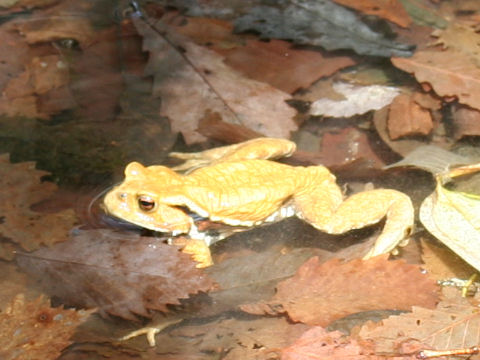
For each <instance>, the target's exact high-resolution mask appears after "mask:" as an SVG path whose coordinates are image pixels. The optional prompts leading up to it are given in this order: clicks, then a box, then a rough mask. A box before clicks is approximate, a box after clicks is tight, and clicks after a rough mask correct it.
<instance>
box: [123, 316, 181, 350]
mask: <svg viewBox="0 0 480 360" xmlns="http://www.w3.org/2000/svg"><path fill="white" fill-rule="evenodd" d="M182 320H183V319H170V320H164V321H162V322H161V323H159V324H152V325H151V326H146V327H143V328H141V329H138V330H134V331H132V332H131V333H128V334H127V335H125V336H122V337H121V338H119V339H118V340H119V341H126V340H129V339H132V338H134V337H137V336H141V335H146V336H147V341H148V344H149V345H150V346H151V347H154V346H155V345H156V343H155V335H156V334H158V333H159V332H160V331H162V330H163V329H165V328H167V327H169V326H170V325H173V324H178V323H179V322H180V321H182Z"/></svg>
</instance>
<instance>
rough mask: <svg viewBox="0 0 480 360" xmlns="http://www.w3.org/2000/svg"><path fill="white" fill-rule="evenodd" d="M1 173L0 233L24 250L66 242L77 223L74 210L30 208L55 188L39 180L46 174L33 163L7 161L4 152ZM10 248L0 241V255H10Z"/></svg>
mask: <svg viewBox="0 0 480 360" xmlns="http://www.w3.org/2000/svg"><path fill="white" fill-rule="evenodd" d="M0 172H1V173H2V174H3V175H2V176H1V177H0V187H1V190H0V218H1V219H2V221H1V222H0V234H1V235H2V236H4V237H6V238H8V239H9V240H10V241H12V242H14V243H18V244H19V245H20V246H22V248H24V249H25V250H27V251H32V250H36V249H38V248H39V247H40V245H42V244H44V245H53V244H55V243H56V242H60V241H65V240H66V239H67V237H68V231H69V230H70V229H71V228H72V227H73V225H74V223H75V222H76V217H75V214H74V211H73V210H71V209H68V210H63V211H60V212H56V213H40V212H36V211H33V210H32V209H31V206H32V205H34V204H36V203H38V202H40V201H42V200H45V199H48V198H49V197H50V196H51V195H52V194H53V193H54V192H55V191H56V190H57V186H56V185H55V184H53V183H50V182H42V180H41V178H42V177H43V176H45V175H47V174H48V173H47V172H45V171H41V170H37V169H35V163H33V162H23V163H18V164H10V162H9V157H8V156H7V155H1V156H0ZM9 250H10V249H9V246H8V243H5V242H2V243H0V258H3V259H11V258H13V254H12V253H11V251H9Z"/></svg>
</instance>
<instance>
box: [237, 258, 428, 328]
mask: <svg viewBox="0 0 480 360" xmlns="http://www.w3.org/2000/svg"><path fill="white" fill-rule="evenodd" d="M436 300H437V286H436V284H435V282H434V281H433V280H432V279H430V278H429V277H427V276H426V275H424V274H422V273H421V272H420V268H419V266H417V265H409V264H406V263H405V262H404V261H402V260H395V261H388V260H387V256H385V255H382V256H377V257H375V258H372V259H369V260H366V261H364V260H360V259H356V260H352V261H350V262H346V263H342V262H341V261H340V260H338V259H333V260H330V261H327V262H326V263H323V264H319V260H318V258H317V257H313V258H311V259H310V260H308V261H307V262H306V263H305V264H303V265H302V266H301V267H300V268H299V269H298V271H297V273H296V274H295V276H293V277H292V278H290V279H287V280H285V281H283V282H281V283H280V284H279V285H278V286H277V293H276V294H275V296H274V297H273V298H272V300H270V301H268V302H265V303H258V304H250V305H243V306H242V307H241V308H242V310H244V311H246V312H250V313H255V314H261V313H268V314H272V315H275V314H278V313H285V312H286V313H288V315H289V317H290V318H291V319H292V320H293V321H300V322H303V323H306V324H309V325H320V326H327V325H328V324H330V323H331V322H332V321H334V320H336V319H340V318H342V317H344V316H347V315H350V314H354V313H357V312H360V311H367V310H381V309H399V310H410V308H411V307H412V306H413V305H421V306H424V307H433V306H435V302H436Z"/></svg>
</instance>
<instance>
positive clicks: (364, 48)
mask: <svg viewBox="0 0 480 360" xmlns="http://www.w3.org/2000/svg"><path fill="white" fill-rule="evenodd" d="M305 24H309V26H305ZM247 30H253V31H257V32H259V33H260V34H261V36H262V37H263V38H267V39H288V40H293V42H295V43H297V44H306V45H314V46H322V47H323V48H325V49H326V50H338V49H352V50H354V51H355V52H356V53H358V54H361V55H374V56H386V57H390V56H410V55H411V46H409V45H405V44H400V43H397V42H394V41H391V40H389V39H387V38H386V37H385V36H384V35H383V34H381V33H378V32H375V31H373V30H372V29H371V28H370V27H369V26H368V25H366V24H364V23H363V22H362V21H361V20H360V19H359V17H358V16H357V15H356V14H355V13H354V12H353V11H351V10H348V9H346V8H344V7H342V6H340V5H337V4H335V3H334V2H332V1H320V2H309V1H304V0H297V1H295V2H293V3H289V4H288V5H286V6H281V5H277V6H275V7H274V6H257V7H252V8H250V9H249V12H248V13H247V14H246V15H243V16H241V17H239V18H237V19H236V20H235V31H247ZM394 54H398V55H394Z"/></svg>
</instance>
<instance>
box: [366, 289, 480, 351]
mask: <svg viewBox="0 0 480 360" xmlns="http://www.w3.org/2000/svg"><path fill="white" fill-rule="evenodd" d="M444 294H445V295H446V297H447V298H446V299H445V300H443V301H441V302H440V303H439V304H438V305H437V307H436V309H425V308H423V307H414V308H413V311H412V312H411V313H405V314H402V315H399V316H390V317H389V318H388V319H385V320H382V321H381V322H380V323H379V324H366V325H365V326H363V327H362V329H361V330H360V331H359V333H358V337H359V338H362V339H363V340H373V341H374V342H375V345H376V346H375V351H377V352H387V353H389V352H392V351H395V349H396V347H397V345H398V344H399V343H401V342H403V341H406V340H408V339H416V340H418V341H419V342H421V343H424V344H426V345H428V346H429V347H430V348H431V349H434V350H449V349H457V348H464V347H470V346H476V345H478V343H479V342H480V333H479V331H478V329H479V328H480V313H479V312H478V307H477V306H474V305H472V304H470V303H469V301H468V300H467V299H466V298H462V296H461V292H460V291H459V290H456V289H452V288H449V289H444Z"/></svg>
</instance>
